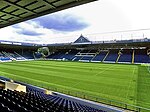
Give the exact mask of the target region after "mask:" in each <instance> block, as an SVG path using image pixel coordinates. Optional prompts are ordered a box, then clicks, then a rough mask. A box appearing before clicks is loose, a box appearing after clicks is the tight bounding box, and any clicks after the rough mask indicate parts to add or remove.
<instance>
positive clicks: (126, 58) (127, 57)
mask: <svg viewBox="0 0 150 112" xmlns="http://www.w3.org/2000/svg"><path fill="white" fill-rule="evenodd" d="M120 52H121V54H120V58H119V60H118V62H129V63H131V62H132V52H133V50H131V49H123V50H121V51H120Z"/></svg>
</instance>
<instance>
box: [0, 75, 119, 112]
mask: <svg viewBox="0 0 150 112" xmlns="http://www.w3.org/2000/svg"><path fill="white" fill-rule="evenodd" d="M0 79H1V80H7V81H8V80H9V79H7V78H4V77H0ZM21 84H23V83H21ZM26 86H27V92H26V93H25V92H22V91H21V92H18V91H16V90H14V91H13V90H9V89H7V90H5V89H4V88H2V86H0V101H1V102H0V111H1V112H109V111H116V112H121V110H119V109H113V108H112V109H111V108H110V109H109V108H108V107H107V108H106V107H102V108H101V109H98V108H94V107H92V105H91V106H89V105H85V104H81V103H79V102H77V101H75V100H74V101H73V100H71V99H68V98H67V97H66V98H65V97H63V96H62V95H57V94H45V93H44V92H43V90H42V89H40V88H36V87H34V86H31V85H26ZM107 110H108V111H107Z"/></svg>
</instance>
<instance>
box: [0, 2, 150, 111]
mask: <svg viewBox="0 0 150 112" xmlns="http://www.w3.org/2000/svg"><path fill="white" fill-rule="evenodd" d="M92 1H96V0H42V1H41V0H30V1H25V0H3V1H0V28H3V27H6V26H10V25H13V24H16V23H20V22H22V21H25V20H29V19H32V18H35V17H39V16H42V15H46V14H49V13H53V12H56V11H60V10H64V9H67V8H70V7H74V6H78V5H82V4H85V3H88V2H92ZM31 6H32V7H31ZM42 50H43V51H42ZM33 60H42V61H43V60H44V61H45V60H46V61H47V60H48V61H54V60H55V61H56V60H57V61H63V62H66V61H67V62H81V63H111V64H114V63H116V64H117V63H118V64H131V65H134V64H135V65H144V66H147V65H148V67H149V64H150V39H148V38H144V39H137V40H135V39H131V40H115V41H111V40H110V41H98V42H93V41H89V40H88V38H86V37H84V35H81V36H80V37H79V38H78V39H77V40H75V41H74V42H72V43H62V44H47V45H46V44H44V45H43V44H33V43H24V42H12V41H3V40H1V41H0V64H2V63H4V62H17V61H33ZM148 70H149V71H150V67H149V68H148ZM1 73H3V72H1ZM149 73H150V72H149ZM148 87H150V86H148ZM148 89H149V88H148ZM68 94H69V93H68ZM70 95H71V96H70ZM75 96H76V95H72V94H69V95H67V94H63V93H61V92H60V91H57V90H56V91H54V90H48V89H47V88H42V87H38V86H35V85H32V84H30V83H26V82H21V81H18V80H14V79H11V78H9V77H4V75H3V74H1V76H0V111H1V112H125V111H137V112H148V111H150V108H149V107H147V108H144V107H140V106H139V105H134V106H133V105H128V104H126V103H123V102H122V103H119V105H118V103H114V104H111V103H109V101H110V100H108V102H105V101H102V100H101V101H100V102H95V100H91V101H90V99H88V98H85V96H83V97H82V98H78V97H75ZM120 104H121V105H120Z"/></svg>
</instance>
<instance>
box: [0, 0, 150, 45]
mask: <svg viewBox="0 0 150 112" xmlns="http://www.w3.org/2000/svg"><path fill="white" fill-rule="evenodd" d="M149 4H150V1H149V0H99V1H96V2H93V3H89V4H85V5H81V6H78V7H74V8H70V9H67V10H64V11H62V12H58V13H59V14H61V13H62V14H63V15H64V14H72V15H75V16H77V17H79V18H80V22H82V21H83V22H86V23H88V24H89V25H90V26H89V27H87V28H86V29H83V30H80V31H72V32H59V31H56V30H52V29H51V30H50V29H47V28H43V27H42V26H40V24H39V23H37V22H35V21H32V20H31V21H28V22H23V23H20V24H18V26H19V28H20V29H18V28H15V27H12V26H9V27H6V28H3V29H0V34H1V36H0V40H11V41H26V42H38V43H60V42H71V41H75V40H76V39H77V38H78V36H80V34H83V35H85V36H87V37H89V39H90V40H103V39H107V40H108V39H121V37H122V39H129V38H141V37H142V36H143V33H144V35H145V36H146V37H149V36H150V34H149V33H148V32H149V31H141V32H138V33H137V31H135V32H133V33H134V35H133V33H131V32H126V33H123V32H121V33H119V34H118V33H108V34H101V33H103V32H114V31H124V30H134V29H146V28H150V22H149V20H150V15H149V10H150V7H149ZM20 30H28V31H29V30H30V31H34V32H36V33H41V34H43V35H38V36H29V35H23V34H19V33H18V31H20ZM93 33H94V34H93ZM87 34H93V35H87ZM121 35H122V36H121Z"/></svg>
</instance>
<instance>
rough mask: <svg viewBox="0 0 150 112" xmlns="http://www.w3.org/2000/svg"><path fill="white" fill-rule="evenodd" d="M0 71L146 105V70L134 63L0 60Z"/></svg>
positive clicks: (149, 96) (149, 91) (149, 81)
mask: <svg viewBox="0 0 150 112" xmlns="http://www.w3.org/2000/svg"><path fill="white" fill-rule="evenodd" d="M0 75H1V76H5V77H8V78H12V79H15V80H19V81H23V82H27V83H30V84H33V85H38V86H44V87H47V88H57V89H58V91H59V88H60V89H64V90H69V91H75V92H84V93H86V94H90V95H93V96H98V97H102V98H107V99H110V100H115V101H120V102H124V103H127V104H134V105H138V106H142V107H146V108H150V73H149V72H148V71H147V69H146V67H145V66H141V65H135V64H130V65H129V64H105V63H83V62H63V61H24V62H8V63H0Z"/></svg>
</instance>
